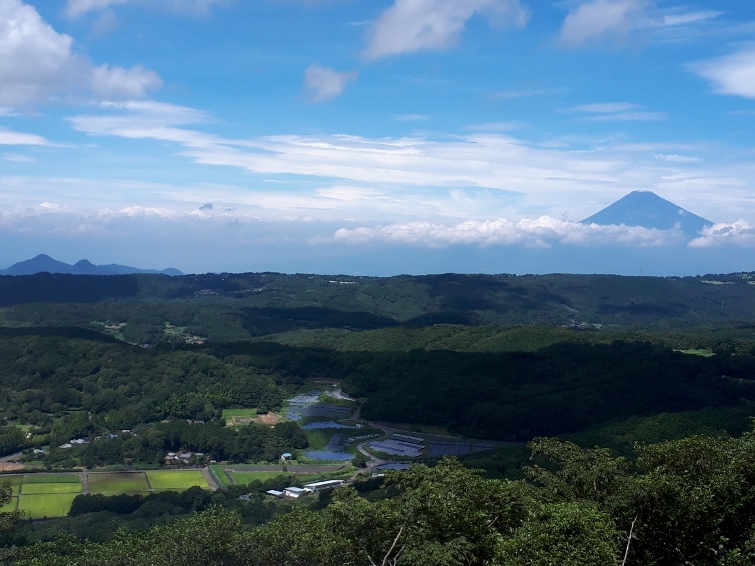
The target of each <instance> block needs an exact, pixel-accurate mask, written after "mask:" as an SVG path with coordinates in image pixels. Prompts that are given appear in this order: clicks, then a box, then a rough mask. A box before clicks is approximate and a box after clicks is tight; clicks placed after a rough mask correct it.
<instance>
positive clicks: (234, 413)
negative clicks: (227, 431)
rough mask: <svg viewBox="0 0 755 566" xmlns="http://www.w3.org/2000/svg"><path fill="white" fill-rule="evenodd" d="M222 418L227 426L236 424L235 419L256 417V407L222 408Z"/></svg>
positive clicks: (237, 423)
mask: <svg viewBox="0 0 755 566" xmlns="http://www.w3.org/2000/svg"><path fill="white" fill-rule="evenodd" d="M223 418H224V419H225V423H226V425H227V426H237V425H239V424H241V423H239V422H237V419H256V418H257V409H223Z"/></svg>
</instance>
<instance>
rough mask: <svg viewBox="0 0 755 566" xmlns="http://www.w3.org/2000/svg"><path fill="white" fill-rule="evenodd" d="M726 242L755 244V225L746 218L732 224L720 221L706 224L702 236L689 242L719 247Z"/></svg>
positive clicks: (690, 244) (697, 245)
mask: <svg viewBox="0 0 755 566" xmlns="http://www.w3.org/2000/svg"><path fill="white" fill-rule="evenodd" d="M726 244H733V245H737V246H752V245H755V227H753V226H752V225H751V224H750V223H749V222H747V221H745V220H738V221H736V222H734V223H731V224H726V223H719V224H714V225H713V226H706V227H705V228H703V230H702V232H701V236H700V237H699V238H695V239H694V240H692V241H691V242H690V243H689V247H691V248H717V247H719V246H722V245H726Z"/></svg>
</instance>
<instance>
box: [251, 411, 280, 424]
mask: <svg viewBox="0 0 755 566" xmlns="http://www.w3.org/2000/svg"><path fill="white" fill-rule="evenodd" d="M257 422H258V423H262V424H266V425H268V426H275V425H277V424H278V423H279V422H281V418H280V417H279V416H278V415H276V414H275V413H268V414H266V415H260V416H258V417H257Z"/></svg>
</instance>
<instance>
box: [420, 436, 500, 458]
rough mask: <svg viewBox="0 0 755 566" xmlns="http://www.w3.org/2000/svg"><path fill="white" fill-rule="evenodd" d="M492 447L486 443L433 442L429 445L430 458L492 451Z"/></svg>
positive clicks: (492, 445)
mask: <svg viewBox="0 0 755 566" xmlns="http://www.w3.org/2000/svg"><path fill="white" fill-rule="evenodd" d="M494 447H495V445H494V444H491V443H488V442H441V441H435V440H434V441H433V442H431V443H430V457H431V458H442V457H443V456H461V455H463V454H469V453H470V452H482V451H483V450H492V449H493V448H494Z"/></svg>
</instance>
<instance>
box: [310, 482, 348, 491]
mask: <svg viewBox="0 0 755 566" xmlns="http://www.w3.org/2000/svg"><path fill="white" fill-rule="evenodd" d="M341 484H343V480H326V481H316V482H314V483H306V484H304V487H305V488H307V487H310V488H314V489H317V488H318V487H328V486H331V485H341Z"/></svg>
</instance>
